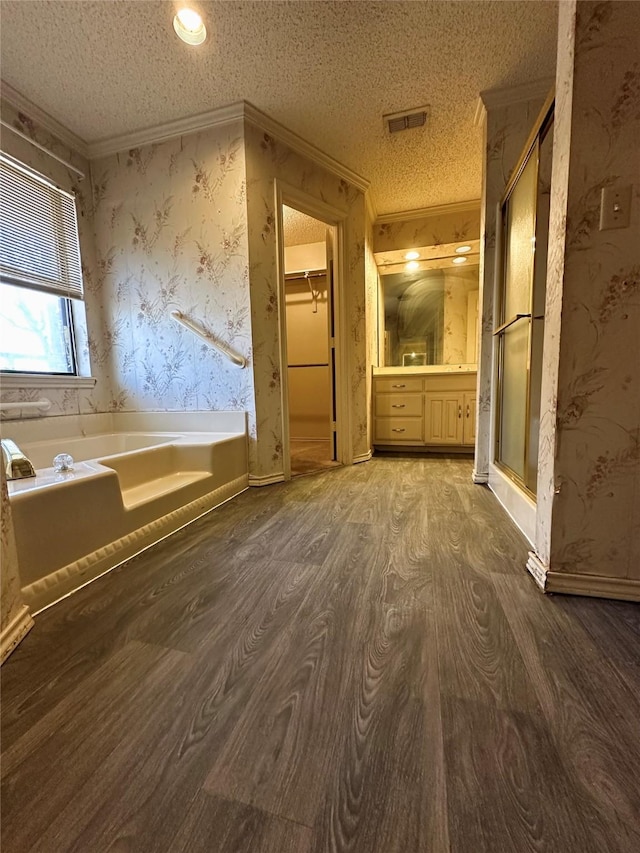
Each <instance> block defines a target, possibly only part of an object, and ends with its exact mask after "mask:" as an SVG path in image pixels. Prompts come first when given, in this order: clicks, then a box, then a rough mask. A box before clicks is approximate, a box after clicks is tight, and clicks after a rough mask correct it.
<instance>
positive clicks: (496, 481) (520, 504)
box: [489, 463, 536, 546]
mask: <svg viewBox="0 0 640 853" xmlns="http://www.w3.org/2000/svg"><path fill="white" fill-rule="evenodd" d="M489 488H490V489H491V491H492V492H493V494H494V495H495V496H496V498H497V499H498V501H499V502H500V503H501V504H502V507H503V509H504V510H505V511H506V512H507V514H508V515H509V516H510V517H511V519H512V520H513V522H514V523H515V524H516V525H517V526H518V527H519V528H520V532H521V533H522V534H523V535H524V536H526V538H527V539H528V540H529V543H530V545H532V546H533V545H535V535H536V504H535V501H533V500H532V499H531V498H530V497H529V496H528V495H527V494H525V492H524V491H522V489H519V488H518V486H516V484H515V483H514V482H513V481H512V480H510V479H509V477H507V476H506V475H505V474H503V473H502V471H501V470H500V469H499V468H498V467H496V466H495V465H493V464H491V463H490V464H489Z"/></svg>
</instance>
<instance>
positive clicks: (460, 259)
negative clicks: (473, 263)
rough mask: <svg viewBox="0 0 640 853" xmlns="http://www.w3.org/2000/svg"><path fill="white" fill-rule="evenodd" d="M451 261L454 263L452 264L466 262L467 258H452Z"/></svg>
mask: <svg viewBox="0 0 640 853" xmlns="http://www.w3.org/2000/svg"><path fill="white" fill-rule="evenodd" d="M452 263H454V264H466V263H467V259H466V258H454V259H453V261H452Z"/></svg>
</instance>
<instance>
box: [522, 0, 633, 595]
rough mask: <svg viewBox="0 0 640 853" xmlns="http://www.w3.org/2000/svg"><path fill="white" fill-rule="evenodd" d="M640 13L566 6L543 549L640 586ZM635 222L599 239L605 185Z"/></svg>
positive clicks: (544, 430)
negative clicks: (624, 191)
mask: <svg viewBox="0 0 640 853" xmlns="http://www.w3.org/2000/svg"><path fill="white" fill-rule="evenodd" d="M638 32H640V5H639V4H636V3H624V2H580V3H577V4H576V2H575V0H570V2H566V3H562V4H560V45H561V49H560V50H559V52H558V85H557V106H556V125H555V131H554V164H553V175H552V191H551V212H550V247H549V262H548V279H547V281H548V284H547V304H546V322H545V331H546V338H545V353H544V360H545V365H544V366H545V377H544V384H543V390H542V395H543V412H546V416H545V417H543V419H542V422H541V460H540V469H539V503H538V519H537V531H536V551H537V553H538V556H539V557H540V559H541V561H542V562H543V563H544V565H545V566H547V567H550V568H551V569H552V570H554V571H560V572H572V573H583V574H596V575H602V576H609V577H618V578H633V579H637V580H640V335H638V329H640V263H639V260H638V249H637V234H638V229H639V228H640V210H639V206H640V168H639V161H638V147H637V146H638V143H637V140H638V137H639V135H640V62H639V61H638V50H637V48H638V40H637V33H638ZM626 185H633V201H632V210H631V225H630V227H628V228H620V229H615V230H603V231H600V230H599V216H600V193H601V189H602V188H603V187H609V186H616V187H624V186H626Z"/></svg>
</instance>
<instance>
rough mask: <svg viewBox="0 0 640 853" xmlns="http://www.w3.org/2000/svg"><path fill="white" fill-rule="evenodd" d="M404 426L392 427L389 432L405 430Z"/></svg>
mask: <svg viewBox="0 0 640 853" xmlns="http://www.w3.org/2000/svg"><path fill="white" fill-rule="evenodd" d="M405 431H406V430H405V428H404V427H392V429H391V432H405Z"/></svg>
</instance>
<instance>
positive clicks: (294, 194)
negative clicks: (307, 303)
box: [274, 179, 353, 480]
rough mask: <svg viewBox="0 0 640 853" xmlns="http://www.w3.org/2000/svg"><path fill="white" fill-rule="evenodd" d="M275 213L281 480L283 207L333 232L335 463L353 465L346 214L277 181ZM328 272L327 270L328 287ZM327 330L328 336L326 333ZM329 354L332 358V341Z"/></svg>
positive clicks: (286, 462) (285, 427)
mask: <svg viewBox="0 0 640 853" xmlns="http://www.w3.org/2000/svg"><path fill="white" fill-rule="evenodd" d="M274 184H275V210H276V237H277V243H278V328H279V336H280V340H279V349H280V392H281V411H282V457H283V473H284V479H285V480H290V479H291V444H290V429H289V379H288V375H287V370H286V365H287V364H288V359H287V320H286V293H285V263H284V223H283V216H282V207H283V205H287V206H288V207H293V208H295V210H298V211H300V213H304V214H305V215H306V216H310V217H312V218H313V219H317V220H319V221H320V222H322V223H323V224H324V225H326V227H327V229H328V230H330V231H331V232H332V237H333V239H332V243H333V310H334V318H335V335H334V339H333V347H334V350H335V368H334V370H333V377H332V380H333V382H334V383H335V413H334V414H335V436H336V439H335V444H336V448H335V449H336V461H337V462H339V463H340V464H342V465H351V464H352V463H353V448H352V446H351V443H350V441H349V436H350V435H351V401H350V398H349V395H348V393H347V388H348V384H349V383H348V381H347V379H348V377H347V373H346V371H347V365H348V356H347V353H348V346H347V345H348V340H347V329H348V323H347V317H346V298H345V293H344V287H343V282H344V270H345V268H346V267H345V242H344V222H345V219H346V217H347V214H346V213H345V212H344V211H342V210H339V209H338V208H335V207H333V206H331V205H329V204H326V203H325V202H323V201H320V200H319V199H316V198H313V197H312V196H309V195H307V194H306V193H305V192H303V191H302V190H299V189H298V188H297V187H293V186H291V185H289V184H287V183H285V182H284V181H280V180H278V179H276V180H275V181H274ZM328 276H329V270H328V269H327V286H328V284H329V282H328ZM328 331H329V330H328V329H327V334H328ZM329 344H330V352H329V355H330V356H331V346H332V344H331V341H330V342H329Z"/></svg>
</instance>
